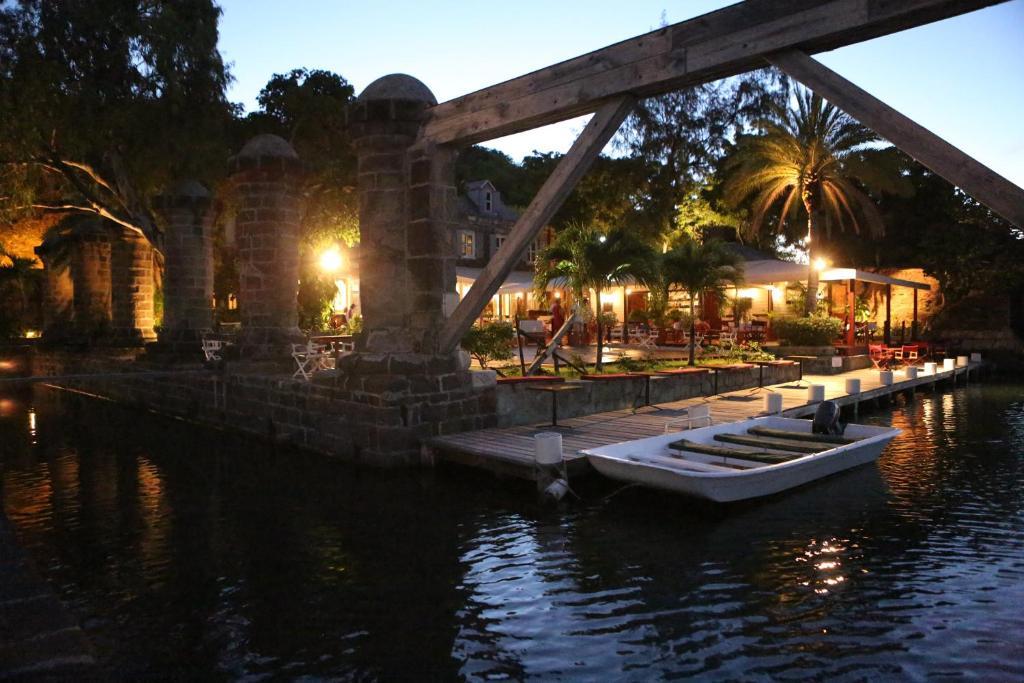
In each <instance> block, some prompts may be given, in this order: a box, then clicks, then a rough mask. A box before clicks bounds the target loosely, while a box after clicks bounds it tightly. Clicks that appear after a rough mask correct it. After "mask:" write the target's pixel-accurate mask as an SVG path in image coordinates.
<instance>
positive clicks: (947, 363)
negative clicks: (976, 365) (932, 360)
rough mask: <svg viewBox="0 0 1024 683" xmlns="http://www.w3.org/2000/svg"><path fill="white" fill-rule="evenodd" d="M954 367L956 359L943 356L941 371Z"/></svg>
mask: <svg viewBox="0 0 1024 683" xmlns="http://www.w3.org/2000/svg"><path fill="white" fill-rule="evenodd" d="M955 367H956V360H955V359H953V358H944V359H943V360H942V371H943V372H949V371H950V370H953V369H954V368H955Z"/></svg>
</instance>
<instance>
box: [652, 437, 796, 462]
mask: <svg viewBox="0 0 1024 683" xmlns="http://www.w3.org/2000/svg"><path fill="white" fill-rule="evenodd" d="M668 447H669V448H671V449H674V450H677V451H690V452H691V453H702V454H704V455H717V456H718V457H720V458H735V459H737V460H750V461H753V462H763V463H767V464H771V465H773V464H775V463H779V462H787V461H789V460H793V459H795V458H798V457H800V456H798V455H787V454H785V453H769V452H768V451H743V450H740V449H738V448H725V447H723V446H712V445H710V444H703V443H696V442H695V441H689V440H687V439H680V440H679V441H673V442H672V443H670V444H669V445H668Z"/></svg>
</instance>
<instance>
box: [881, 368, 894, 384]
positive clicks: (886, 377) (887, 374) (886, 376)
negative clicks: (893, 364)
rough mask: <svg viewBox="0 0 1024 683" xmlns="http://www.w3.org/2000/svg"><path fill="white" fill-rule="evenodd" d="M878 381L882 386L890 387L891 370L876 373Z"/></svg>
mask: <svg viewBox="0 0 1024 683" xmlns="http://www.w3.org/2000/svg"><path fill="white" fill-rule="evenodd" d="M878 379H879V380H880V381H881V382H882V386H884V387H891V386H892V370H882V371H880V372H879V373H878Z"/></svg>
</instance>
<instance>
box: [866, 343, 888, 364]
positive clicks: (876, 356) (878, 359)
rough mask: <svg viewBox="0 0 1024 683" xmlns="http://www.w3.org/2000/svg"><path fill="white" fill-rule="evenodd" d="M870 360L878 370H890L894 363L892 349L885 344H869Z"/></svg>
mask: <svg viewBox="0 0 1024 683" xmlns="http://www.w3.org/2000/svg"><path fill="white" fill-rule="evenodd" d="M868 358H870V359H871V365H873V366H874V367H875V368H876V369H878V370H888V369H889V367H890V366H891V365H892V361H893V355H892V349H888V348H886V346H885V344H868Z"/></svg>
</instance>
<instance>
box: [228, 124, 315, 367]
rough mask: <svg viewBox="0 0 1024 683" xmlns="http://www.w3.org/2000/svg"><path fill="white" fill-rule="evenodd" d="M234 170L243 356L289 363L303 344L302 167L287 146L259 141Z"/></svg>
mask: <svg viewBox="0 0 1024 683" xmlns="http://www.w3.org/2000/svg"><path fill="white" fill-rule="evenodd" d="M229 170H230V172H231V175H232V178H231V180H232V183H233V185H234V189H235V193H236V197H237V202H238V214H237V218H236V221H235V231H236V232H235V242H236V244H237V247H238V275H239V292H238V307H239V312H240V315H241V320H242V329H241V333H240V335H239V340H238V346H239V351H240V353H241V355H242V356H243V357H248V358H263V359H269V358H289V356H288V353H289V351H290V349H289V347H288V345H289V344H290V343H292V342H295V341H299V340H300V339H301V333H300V332H299V329H298V327H297V326H296V323H297V319H298V312H297V303H296V297H297V295H298V291H299V284H298V283H299V209H300V205H299V203H300V196H299V189H300V188H299V184H300V181H301V177H302V165H301V162H300V161H299V157H298V155H297V154H296V153H295V150H294V149H292V146H291V145H289V144H288V143H287V142H286V141H284V140H283V139H281V138H279V137H277V136H276V135H257V136H256V137H254V138H253V139H252V140H250V141H249V142H248V143H247V144H246V145H245V147H243V148H242V151H241V152H239V153H238V155H237V156H235V157H232V158H231V160H230V161H229ZM289 360H290V359H289Z"/></svg>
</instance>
